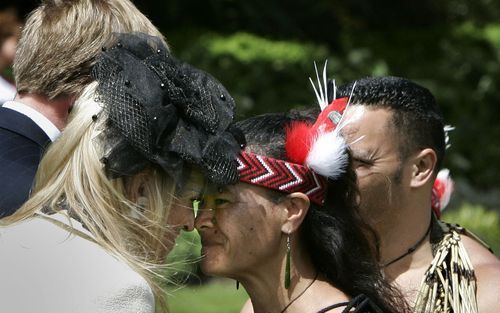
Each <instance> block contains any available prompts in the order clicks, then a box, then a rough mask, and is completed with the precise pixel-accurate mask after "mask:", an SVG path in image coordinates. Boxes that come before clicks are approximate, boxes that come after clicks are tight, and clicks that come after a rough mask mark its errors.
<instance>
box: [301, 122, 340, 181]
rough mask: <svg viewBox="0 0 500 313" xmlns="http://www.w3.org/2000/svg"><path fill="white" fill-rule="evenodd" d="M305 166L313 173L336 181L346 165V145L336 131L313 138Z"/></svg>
mask: <svg viewBox="0 0 500 313" xmlns="http://www.w3.org/2000/svg"><path fill="white" fill-rule="evenodd" d="M306 165H307V166H309V167H310V168H311V169H312V170H313V171H314V172H316V173H318V174H320V175H322V176H324V177H328V178H331V179H336V178H338V177H339V176H340V175H342V174H343V173H344V172H345V169H346V167H347V165H348V155H347V144H346V142H345V140H344V138H343V137H342V136H341V135H340V133H339V132H338V131H337V130H334V131H331V132H328V133H320V134H319V135H318V137H317V138H315V140H314V142H313V144H312V146H311V150H310V151H309V154H308V156H307V159H306Z"/></svg>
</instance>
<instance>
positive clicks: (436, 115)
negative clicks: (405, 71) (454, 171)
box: [330, 76, 446, 172]
mask: <svg viewBox="0 0 500 313" xmlns="http://www.w3.org/2000/svg"><path fill="white" fill-rule="evenodd" d="M354 84H356V85H355V86H354ZM353 86H354V88H353ZM331 94H332V92H331V90H330V97H331ZM337 97H350V104H352V105H366V106H372V107H380V108H386V109H389V110H391V111H392V112H393V119H392V122H393V124H394V126H395V129H396V131H397V133H398V134H399V135H398V136H399V138H400V140H401V142H400V157H401V159H402V160H405V159H406V158H407V157H408V156H409V155H410V154H412V153H413V152H415V151H416V150H418V149H424V148H431V149H433V150H434V151H435V152H436V155H437V164H436V168H435V169H434V170H435V172H437V171H438V170H439V168H440V167H441V163H442V161H443V158H444V152H445V147H446V143H445V133H444V130H443V128H444V121H443V116H442V114H441V111H440V110H439V108H438V106H437V104H436V100H435V99H434V96H433V95H432V94H431V92H430V91H429V90H428V89H427V88H424V87H422V86H420V85H418V84H416V83H414V82H412V81H410V80H407V79H404V78H400V77H393V76H385V77H366V78H363V79H360V80H357V81H353V82H351V83H348V84H346V85H343V86H340V87H339V88H338V89H337Z"/></svg>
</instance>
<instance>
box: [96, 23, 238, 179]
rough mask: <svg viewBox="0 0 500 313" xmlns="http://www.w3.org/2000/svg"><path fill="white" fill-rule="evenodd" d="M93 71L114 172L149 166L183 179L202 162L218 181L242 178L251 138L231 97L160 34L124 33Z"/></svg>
mask: <svg viewBox="0 0 500 313" xmlns="http://www.w3.org/2000/svg"><path fill="white" fill-rule="evenodd" d="M113 42H114V44H113V45H112V46H110V47H106V49H103V51H102V52H101V55H100V57H99V58H98V60H97V62H96V64H95V66H94V67H93V70H92V76H93V78H94V79H95V80H97V81H98V87H97V95H98V96H97V99H96V100H97V101H98V102H100V103H102V105H103V108H104V112H105V113H107V118H108V121H109V123H108V124H109V127H108V128H109V129H108V130H106V131H105V134H106V136H107V138H106V139H107V141H109V142H111V143H110V147H111V148H110V149H108V150H109V153H108V155H106V160H107V163H106V164H105V168H106V171H107V173H108V175H110V176H111V177H120V176H130V175H134V174H136V173H138V172H139V171H141V170H143V169H144V168H145V167H146V166H147V165H148V164H150V163H154V164H157V165H159V166H161V167H162V168H163V169H164V170H165V171H166V172H167V173H168V174H169V175H170V176H172V177H173V178H174V179H176V181H178V182H179V181H180V180H181V178H182V177H183V171H184V170H185V168H186V167H189V166H196V167H198V168H200V169H201V170H202V172H204V174H205V175H206V176H207V178H208V179H209V180H211V181H212V182H213V183H215V184H220V185H223V184H229V183H234V182H236V181H238V173H237V169H236V168H237V162H236V156H237V154H238V153H239V151H240V149H241V147H242V146H243V145H244V137H243V136H242V134H241V131H240V130H239V129H236V128H235V127H234V126H233V125H232V122H233V117H234V110H235V104H234V100H233V98H232V97H231V95H230V94H229V93H228V92H227V90H226V89H225V88H224V86H222V84H220V83H219V82H218V81H217V80H216V79H215V78H213V77H212V76H211V75H209V74H208V73H206V72H203V71H201V70H199V69H196V68H194V67H192V66H191V65H189V64H186V63H182V62H180V61H179V60H177V59H176V58H175V57H174V56H173V55H172V54H171V53H170V52H169V51H168V49H167V48H166V47H165V46H164V45H163V44H162V42H161V40H160V39H159V38H157V37H153V36H149V35H146V34H141V33H134V34H117V35H116V38H115V40H114V41H113Z"/></svg>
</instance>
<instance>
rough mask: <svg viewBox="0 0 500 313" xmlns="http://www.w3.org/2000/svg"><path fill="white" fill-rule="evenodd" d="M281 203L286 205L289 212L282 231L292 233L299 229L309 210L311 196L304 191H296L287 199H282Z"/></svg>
mask: <svg viewBox="0 0 500 313" xmlns="http://www.w3.org/2000/svg"><path fill="white" fill-rule="evenodd" d="M281 204H282V205H284V206H285V210H286V212H287V216H286V220H285V222H284V223H283V225H282V226H281V231H282V232H284V233H286V234H291V233H293V232H295V231H296V230H297V229H299V227H300V225H301V224H302V221H303V220H304V218H305V216H306V214H307V212H308V211H309V206H310V201H309V197H308V196H307V195H306V194H303V193H302V192H294V193H292V194H289V195H288V196H287V197H286V198H285V200H282V203H281Z"/></svg>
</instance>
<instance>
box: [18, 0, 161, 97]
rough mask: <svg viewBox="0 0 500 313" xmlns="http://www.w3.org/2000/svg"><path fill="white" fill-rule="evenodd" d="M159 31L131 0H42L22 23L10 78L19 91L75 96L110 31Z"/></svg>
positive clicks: (86, 78)
mask: <svg viewBox="0 0 500 313" xmlns="http://www.w3.org/2000/svg"><path fill="white" fill-rule="evenodd" d="M128 32H142V33H147V34H149V35H153V36H157V37H160V38H161V39H162V41H163V43H164V44H165V46H167V45H166V42H165V40H164V38H163V35H162V34H161V33H160V31H159V30H158V29H157V28H156V27H155V26H154V25H153V24H152V23H151V21H149V19H148V18H147V17H146V16H144V15H143V14H142V13H141V12H140V11H139V10H138V9H137V8H136V7H135V6H134V4H133V3H132V2H130V1H129V0H71V1H67V0H66V1H65V0H44V1H42V4H41V5H40V6H39V7H38V8H36V9H35V10H34V11H33V12H31V14H30V16H29V17H28V20H27V21H26V24H25V26H24V29H23V32H22V35H21V38H20V40H19V44H18V47H17V52H16V57H15V60H14V77H15V80H16V86H17V90H18V93H19V94H26V93H30V94H38V95H43V96H46V97H47V98H49V99H55V98H57V97H60V96H73V95H79V94H80V92H81V91H82V90H83V88H84V87H85V86H86V85H87V84H89V83H90V82H91V78H90V69H91V67H92V65H93V64H94V63H95V58H96V57H97V55H98V54H99V52H100V51H101V49H102V47H104V46H105V44H106V43H107V42H108V41H109V40H110V39H111V35H112V33H128Z"/></svg>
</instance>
